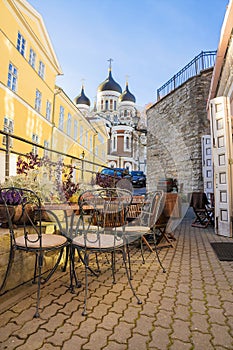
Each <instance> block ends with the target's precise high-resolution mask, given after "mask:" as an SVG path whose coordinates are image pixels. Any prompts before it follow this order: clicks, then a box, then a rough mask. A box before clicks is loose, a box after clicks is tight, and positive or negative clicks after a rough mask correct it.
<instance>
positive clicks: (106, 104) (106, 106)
mask: <svg viewBox="0 0 233 350" xmlns="http://www.w3.org/2000/svg"><path fill="white" fill-rule="evenodd" d="M105 110H106V111H107V110H108V100H106V101H105Z"/></svg>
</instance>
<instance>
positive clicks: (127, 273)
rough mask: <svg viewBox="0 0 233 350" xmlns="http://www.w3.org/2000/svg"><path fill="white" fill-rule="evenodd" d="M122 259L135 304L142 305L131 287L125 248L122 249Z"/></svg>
mask: <svg viewBox="0 0 233 350" xmlns="http://www.w3.org/2000/svg"><path fill="white" fill-rule="evenodd" d="M122 257H123V262H124V265H125V270H126V275H127V278H128V282H129V285H130V288H131V290H132V292H133V295H134V296H135V298H136V299H137V302H138V304H139V305H140V304H142V302H141V300H140V299H139V298H138V296H137V294H136V292H135V290H134V288H133V285H132V282H131V279H130V274H129V270H128V267H127V254H126V252H125V248H123V249H122Z"/></svg>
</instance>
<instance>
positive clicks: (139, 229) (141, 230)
mask: <svg viewBox="0 0 233 350" xmlns="http://www.w3.org/2000/svg"><path fill="white" fill-rule="evenodd" d="M116 230H117V231H118V232H123V231H122V227H119V228H118V227H117V228H116ZM132 233H135V234H137V233H138V234H139V235H145V234H147V233H151V230H150V227H148V226H139V225H130V224H129V225H126V226H125V227H124V234H125V235H126V236H127V234H132Z"/></svg>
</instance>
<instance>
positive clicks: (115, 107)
mask: <svg viewBox="0 0 233 350" xmlns="http://www.w3.org/2000/svg"><path fill="white" fill-rule="evenodd" d="M116 109H117V103H116V101H114V111H116Z"/></svg>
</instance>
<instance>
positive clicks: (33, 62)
mask: <svg viewBox="0 0 233 350" xmlns="http://www.w3.org/2000/svg"><path fill="white" fill-rule="evenodd" d="M28 62H29V64H30V65H31V66H32V68H35V65H36V53H35V51H34V50H33V49H32V48H30V53H29V61H28Z"/></svg>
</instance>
